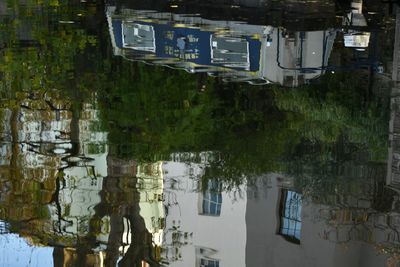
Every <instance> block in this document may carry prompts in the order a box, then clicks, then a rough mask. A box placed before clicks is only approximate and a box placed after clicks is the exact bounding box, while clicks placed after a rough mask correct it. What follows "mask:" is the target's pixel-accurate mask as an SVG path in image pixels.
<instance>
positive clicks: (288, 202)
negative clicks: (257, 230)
mask: <svg viewBox="0 0 400 267" xmlns="http://www.w3.org/2000/svg"><path fill="white" fill-rule="evenodd" d="M301 207H302V199H301V194H299V193H297V192H294V191H290V190H286V189H283V190H282V195H281V204H280V209H279V215H280V226H279V234H280V235H282V236H283V237H285V239H287V240H289V241H291V242H294V243H297V244H299V243H300V232H301Z"/></svg>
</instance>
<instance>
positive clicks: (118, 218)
mask: <svg viewBox="0 0 400 267" xmlns="http://www.w3.org/2000/svg"><path fill="white" fill-rule="evenodd" d="M108 164H109V166H108V168H109V176H108V177H107V178H106V179H105V180H104V184H103V190H102V192H101V198H102V201H101V203H100V204H99V205H97V206H96V208H95V210H96V216H97V217H98V218H102V217H104V216H110V222H111V225H110V226H111V232H110V234H109V238H108V242H107V250H106V253H107V258H106V266H115V263H116V262H117V260H118V258H119V256H120V253H119V249H120V248H121V245H122V242H121V238H122V236H123V233H124V230H125V231H126V229H124V227H123V218H126V219H127V220H128V221H129V225H130V230H131V231H130V232H129V235H130V240H131V242H130V244H129V248H128V250H127V251H126V253H125V254H124V255H123V257H122V259H121V260H120V261H119V264H118V265H119V266H141V263H142V261H146V262H147V263H149V264H150V265H151V266H158V265H159V264H158V262H157V260H156V257H155V251H154V247H153V244H152V236H151V233H149V231H148V230H147V228H146V224H145V221H144V219H143V218H142V217H141V215H140V207H139V202H140V193H139V191H138V178H137V177H136V173H135V172H134V170H135V165H136V164H135V163H134V162H133V161H123V160H119V159H115V158H109V160H108ZM110 169H114V170H115V169H119V171H110Z"/></svg>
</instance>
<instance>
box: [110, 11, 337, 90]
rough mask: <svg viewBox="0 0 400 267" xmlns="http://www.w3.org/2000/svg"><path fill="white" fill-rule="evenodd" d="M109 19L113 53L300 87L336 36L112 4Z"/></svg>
mask: <svg viewBox="0 0 400 267" xmlns="http://www.w3.org/2000/svg"><path fill="white" fill-rule="evenodd" d="M107 19H108V25H109V31H110V36H111V41H112V45H113V49H114V54H115V55H120V56H123V57H125V58H126V59H128V60H135V61H143V62H145V63H149V64H157V65H163V66H166V67H171V68H178V69H184V70H186V71H188V72H191V73H195V72H207V73H209V74H210V75H214V74H216V73H218V75H220V76H222V77H223V79H224V80H225V81H244V82H250V83H256V84H260V83H261V84H265V83H270V82H272V83H279V84H282V85H285V86H298V85H301V84H304V83H307V82H308V81H309V80H311V79H314V78H316V77H319V76H320V75H322V74H323V73H324V72H325V70H326V67H327V62H328V58H329V55H330V53H331V50H332V46H333V41H334V39H335V36H336V31H310V32H286V31H285V30H282V29H279V28H274V27H271V26H265V25H250V24H245V23H240V22H235V21H214V20H208V19H203V18H200V17H196V16H185V15H179V14H173V13H162V12H151V11H145V10H130V9H122V10H121V11H120V12H119V13H116V12H115V7H108V8H107Z"/></svg>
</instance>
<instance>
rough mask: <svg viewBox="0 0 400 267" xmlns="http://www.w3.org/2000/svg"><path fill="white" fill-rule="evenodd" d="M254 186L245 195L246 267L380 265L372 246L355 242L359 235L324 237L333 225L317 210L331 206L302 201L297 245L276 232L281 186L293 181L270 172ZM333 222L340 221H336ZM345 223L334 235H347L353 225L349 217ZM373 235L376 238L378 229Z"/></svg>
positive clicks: (361, 266) (325, 209)
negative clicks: (347, 237) (345, 240)
mask: <svg viewBox="0 0 400 267" xmlns="http://www.w3.org/2000/svg"><path fill="white" fill-rule="evenodd" d="M257 186H258V188H257V190H256V189H255V188H254V187H252V188H249V189H248V194H247V195H248V200H247V206H246V225H247V245H246V266H247V267H253V266H254V267H256V266H271V267H272V266H277V267H278V266H279V267H285V266H340V267H342V266H343V267H346V266H348V267H355V266H360V267H368V266H371V267H372V266H383V264H384V261H385V257H384V256H377V251H376V249H375V247H374V246H373V245H371V244H369V243H366V242H358V240H360V239H359V238H360V237H356V236H354V238H355V239H353V240H350V241H348V242H346V243H340V242H339V240H338V239H333V238H332V237H328V236H326V235H330V233H332V232H331V231H330V230H331V229H332V228H331V226H332V225H330V224H329V222H328V220H329V219H325V218H321V216H322V215H321V213H320V211H328V210H334V208H333V207H329V206H325V205H322V204H313V203H311V202H305V201H303V206H302V211H301V220H302V224H301V234H300V244H296V243H295V242H291V241H290V240H287V239H285V238H284V237H283V236H281V235H279V234H277V233H278V231H279V227H280V225H279V222H280V218H279V203H280V201H281V196H282V195H281V193H282V188H291V187H292V182H291V180H290V179H287V178H285V179H284V178H280V176H279V175H275V174H271V175H268V176H266V177H263V178H260V179H259V181H258V184H257ZM260 211H263V212H260ZM344 213H345V212H344ZM344 213H343V214H344ZM336 223H341V222H340V221H339V220H337V221H336ZM348 223H349V224H348V226H347V227H344V228H341V230H339V232H337V233H335V238H339V239H340V238H342V237H344V236H347V234H348V232H349V231H350V229H349V228H352V227H353V226H354V225H355V224H354V222H353V221H351V219H350V220H349V221H348ZM360 228H363V227H362V226H361V227H360ZM374 236H376V237H377V238H378V239H379V231H378V232H376V233H375V234H374Z"/></svg>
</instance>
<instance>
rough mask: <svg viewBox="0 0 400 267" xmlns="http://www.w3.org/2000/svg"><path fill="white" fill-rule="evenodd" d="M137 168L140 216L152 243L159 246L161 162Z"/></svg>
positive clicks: (161, 203)
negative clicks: (151, 237) (151, 236)
mask: <svg viewBox="0 0 400 267" xmlns="http://www.w3.org/2000/svg"><path fill="white" fill-rule="evenodd" d="M137 168H138V170H137V175H136V177H137V179H138V191H139V193H140V202H139V207H140V216H142V218H143V219H144V222H145V224H146V228H147V230H148V231H149V232H150V233H151V234H152V235H153V243H154V244H155V245H157V246H161V244H162V241H163V228H164V219H165V214H164V206H163V189H164V181H163V171H162V162H157V163H153V164H140V165H138V167H137Z"/></svg>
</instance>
